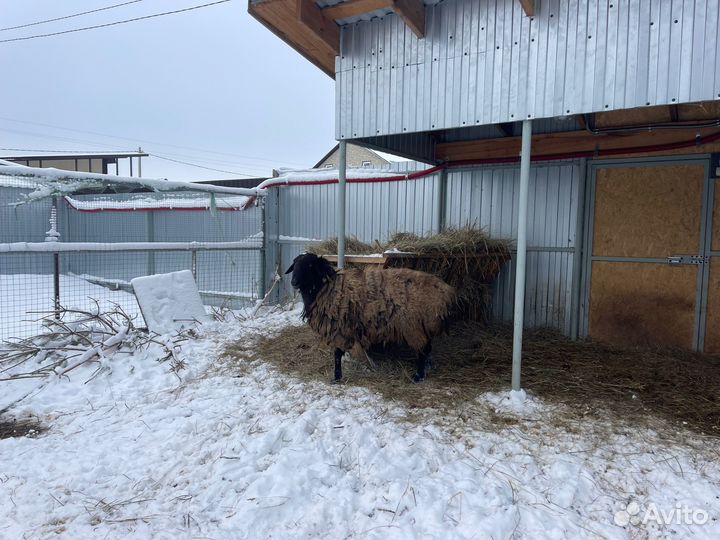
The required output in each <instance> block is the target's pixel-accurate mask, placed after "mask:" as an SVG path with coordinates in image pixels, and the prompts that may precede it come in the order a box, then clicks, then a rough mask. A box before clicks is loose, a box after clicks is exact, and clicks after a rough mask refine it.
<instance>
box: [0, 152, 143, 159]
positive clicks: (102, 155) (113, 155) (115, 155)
mask: <svg viewBox="0 0 720 540" xmlns="http://www.w3.org/2000/svg"><path fill="white" fill-rule="evenodd" d="M148 156H149V154H146V153H145V152H97V153H94V152H93V153H90V152H88V153H84V154H81V153H78V154H75V153H73V154H42V155H36V154H19V155H16V156H2V157H0V159H2V160H6V161H17V160H23V161H25V160H43V161H51V160H62V159H110V160H115V159H120V158H130V157H148Z"/></svg>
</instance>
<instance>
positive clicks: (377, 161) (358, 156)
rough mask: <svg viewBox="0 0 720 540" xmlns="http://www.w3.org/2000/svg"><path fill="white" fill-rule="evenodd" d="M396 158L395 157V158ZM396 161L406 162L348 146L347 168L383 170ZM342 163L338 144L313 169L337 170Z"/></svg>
mask: <svg viewBox="0 0 720 540" xmlns="http://www.w3.org/2000/svg"><path fill="white" fill-rule="evenodd" d="M393 157H394V156H393ZM396 161H404V160H402V159H401V158H395V159H392V157H391V156H389V155H383V153H381V152H376V151H375V150H370V149H369V148H365V147H364V146H358V145H356V144H348V145H347V166H348V167H351V168H361V167H362V168H366V169H382V168H387V167H389V166H390V165H391V164H392V163H394V162H396ZM339 162H340V145H338V144H336V145H335V146H334V147H333V148H332V150H330V151H329V152H328V153H327V154H325V156H323V158H322V159H321V160H320V161H318V162H317V163H316V164H315V165H314V166H313V169H337V166H338V163H339Z"/></svg>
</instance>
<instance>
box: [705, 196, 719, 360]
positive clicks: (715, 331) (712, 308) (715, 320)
mask: <svg viewBox="0 0 720 540" xmlns="http://www.w3.org/2000/svg"><path fill="white" fill-rule="evenodd" d="M715 193H716V194H717V191H716V192H715ZM716 204H717V202H716ZM715 208H717V206H716V207H715ZM717 224H718V222H717V221H716V222H715V225H716V226H717ZM704 350H705V352H709V353H720V257H712V258H711V259H710V279H709V280H708V298H707V318H706V320H705V349H704Z"/></svg>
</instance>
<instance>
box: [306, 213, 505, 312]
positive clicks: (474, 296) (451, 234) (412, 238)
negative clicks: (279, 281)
mask: <svg viewBox="0 0 720 540" xmlns="http://www.w3.org/2000/svg"><path fill="white" fill-rule="evenodd" d="M345 246H346V247H345V251H346V253H347V254H348V255H368V254H371V253H378V252H383V253H384V255H385V257H386V259H387V260H386V262H385V267H386V268H410V269H412V270H419V271H422V272H427V273H428V274H433V275H435V276H437V277H439V278H440V279H442V280H443V281H445V283H447V284H448V285H452V286H453V287H454V288H455V290H456V291H457V294H458V306H457V314H458V317H459V318H461V319H467V320H471V321H481V322H485V323H487V322H489V320H490V314H491V310H492V305H491V299H492V291H491V285H492V282H493V281H494V280H495V278H496V277H497V275H498V274H499V273H500V270H501V269H502V267H503V265H504V264H505V263H506V262H507V261H508V260H509V259H510V242H509V241H507V240H502V239H494V238H490V237H489V236H488V235H487V233H486V232H485V231H484V230H482V229H478V228H475V227H471V226H467V227H461V228H449V229H446V230H444V231H443V232H441V233H439V234H436V235H432V236H418V235H416V234H412V233H407V232H402V233H396V234H395V235H393V236H392V237H391V238H390V240H389V241H388V242H387V243H385V244H380V243H379V242H377V241H376V242H374V244H372V245H370V244H366V243H364V242H361V241H359V240H358V239H357V238H353V237H348V239H347V240H346V244H345ZM307 250H308V251H310V252H312V253H315V254H317V255H334V254H336V253H337V238H331V239H328V240H325V241H324V242H322V243H320V244H315V245H313V246H308V248H307ZM348 266H349V267H351V266H353V265H352V264H348Z"/></svg>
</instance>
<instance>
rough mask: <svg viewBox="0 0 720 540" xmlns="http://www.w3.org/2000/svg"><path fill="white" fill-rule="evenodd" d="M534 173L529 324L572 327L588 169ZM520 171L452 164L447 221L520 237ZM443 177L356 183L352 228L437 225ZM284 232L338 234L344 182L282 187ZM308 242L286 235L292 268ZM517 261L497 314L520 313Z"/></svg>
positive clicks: (546, 168) (552, 167) (363, 234)
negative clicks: (581, 198)
mask: <svg viewBox="0 0 720 540" xmlns="http://www.w3.org/2000/svg"><path fill="white" fill-rule="evenodd" d="M530 171H531V177H530V193H529V217H528V222H529V226H530V230H529V234H528V245H529V249H530V252H529V253H528V268H527V275H528V279H527V289H526V291H527V292H526V299H525V322H526V325H527V326H528V327H534V326H551V327H554V328H558V329H559V330H561V331H562V332H564V333H566V334H570V331H571V323H572V320H571V302H572V275H573V258H574V247H575V231H576V222H577V209H578V186H579V180H580V175H581V169H580V165H579V164H578V163H577V162H566V163H555V164H543V165H537V166H533V167H532V168H531V169H530ZM519 183H520V172H519V169H518V168H517V166H505V167H497V166H495V167H483V168H473V169H467V170H463V171H459V170H458V171H452V172H449V173H448V176H447V201H446V220H447V221H446V223H447V224H448V225H450V226H462V225H466V224H468V223H470V224H475V225H476V226H479V227H484V228H485V229H486V230H487V231H488V232H489V233H490V235H491V236H493V237H497V238H509V239H513V240H514V239H515V238H517V207H518V193H519ZM438 189H439V179H438V176H437V175H434V176H432V177H429V178H428V179H425V180H415V181H407V182H392V183H382V184H348V187H347V196H348V214H347V216H348V221H347V232H348V234H349V235H354V236H357V237H358V238H360V239H361V240H364V241H366V242H371V241H373V240H376V239H377V240H386V239H387V238H388V236H390V235H391V234H392V233H393V232H396V231H411V232H416V233H419V234H422V233H427V232H434V231H436V230H437V229H436V227H437V219H438V216H437V212H438V209H437V206H436V201H437V200H438V199H437V198H438ZM279 197H280V234H281V235H285V236H294V237H305V238H317V239H323V238H327V237H330V236H335V235H336V232H335V231H336V227H335V219H336V214H335V208H336V186H334V185H329V186H316V187H307V186H296V187H285V188H280V192H279ZM302 250H303V244H302V242H300V243H294V244H288V243H285V244H284V245H282V249H281V267H282V268H283V269H285V268H287V267H288V266H289V265H290V263H291V261H292V259H293V258H294V257H295V256H296V255H298V254H299V253H300V252H302ZM514 286H515V274H514V263H510V264H509V265H507V266H506V267H505V269H504V270H503V271H502V273H501V275H500V276H499V278H498V280H497V282H496V284H495V290H494V306H493V309H494V314H495V317H496V318H497V319H499V320H505V321H510V320H512V315H513V295H514ZM285 291H286V292H287V293H290V289H289V287H286V289H285Z"/></svg>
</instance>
